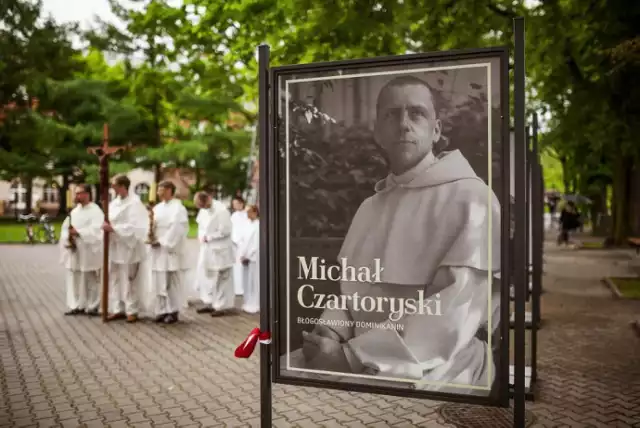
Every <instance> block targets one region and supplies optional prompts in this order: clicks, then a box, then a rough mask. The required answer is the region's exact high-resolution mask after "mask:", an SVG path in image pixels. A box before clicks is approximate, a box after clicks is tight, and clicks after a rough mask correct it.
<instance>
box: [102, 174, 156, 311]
mask: <svg viewBox="0 0 640 428" xmlns="http://www.w3.org/2000/svg"><path fill="white" fill-rule="evenodd" d="M130 186H131V182H130V181H129V178H128V177H127V176H126V175H118V176H116V177H114V178H113V181H112V188H113V190H114V191H115V193H116V197H115V198H114V199H113V200H112V201H111V203H110V204H109V221H105V223H104V224H103V225H102V229H103V230H104V231H106V232H107V233H109V234H110V235H109V281H110V285H109V292H110V300H111V302H110V305H109V310H110V314H109V316H108V317H107V319H108V320H109V321H113V320H118V319H126V320H127V322H129V323H133V322H136V321H137V320H138V313H139V311H140V297H141V293H142V291H143V290H142V289H141V288H142V287H143V286H144V285H143V284H141V281H143V280H144V279H145V275H144V272H142V271H141V264H142V261H143V259H144V258H145V257H146V247H145V239H146V238H147V231H148V229H149V220H148V218H149V216H148V214H147V209H146V208H145V206H144V204H143V203H142V201H141V200H140V198H139V197H138V196H137V195H135V194H133V195H132V194H130V193H129V187H130Z"/></svg>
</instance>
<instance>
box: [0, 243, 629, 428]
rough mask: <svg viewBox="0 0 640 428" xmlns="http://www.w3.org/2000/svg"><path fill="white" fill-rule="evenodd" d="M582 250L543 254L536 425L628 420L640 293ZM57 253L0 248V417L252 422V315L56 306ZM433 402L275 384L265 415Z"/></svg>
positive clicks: (380, 413) (332, 420) (383, 413)
mask: <svg viewBox="0 0 640 428" xmlns="http://www.w3.org/2000/svg"><path fill="white" fill-rule="evenodd" d="M594 256H598V254H597V253H595V252H593V251H591V252H568V251H557V250H554V249H552V250H550V251H549V253H548V254H547V256H546V258H547V261H548V265H547V272H548V273H547V276H546V278H545V288H546V290H547V293H546V294H545V295H544V302H543V303H544V308H543V318H544V321H545V326H544V329H543V330H542V331H541V332H540V347H541V353H540V360H539V361H540V362H539V367H540V377H541V379H542V380H541V383H540V386H541V388H542V393H541V397H540V400H539V401H538V402H536V403H535V404H532V405H531V406H530V409H531V410H532V411H533V412H534V413H535V415H536V416H537V418H538V423H537V424H536V426H541V427H543V426H544V427H559V426H584V427H588V426H592V427H596V426H603V427H604V426H607V427H628V426H634V424H635V426H638V427H640V340H638V338H637V337H636V336H635V335H634V334H633V331H632V329H631V328H630V327H629V322H630V321H632V320H633V319H634V318H635V316H634V315H637V314H638V313H640V302H626V301H619V300H613V299H612V298H611V296H610V294H608V293H607V292H606V290H604V289H603V288H602V286H601V285H599V284H598V283H597V281H594V280H593V278H594V277H597V276H598V275H602V273H600V272H604V271H607V269H609V270H611V271H612V272H613V271H615V270H616V269H618V270H620V269H622V268H623V267H621V266H618V265H616V264H615V263H614V261H611V260H609V259H607V260H609V261H608V262H607V263H608V264H606V263H605V264H606V266H605V267H603V266H604V265H603V264H600V265H598V264H594V262H593V258H594ZM57 260H58V258H57V252H56V249H55V248H53V247H47V246H36V247H20V246H11V247H8V246H5V247H0V310H1V318H0V375H1V379H0V382H1V384H0V388H1V389H2V398H1V399H0V427H10V426H11V427H13V426H15V427H19V426H41V427H46V426H56V427H58V426H63V427H78V426H87V427H102V426H111V427H165V426H166V427H171V426H180V427H208V426H228V427H240V426H259V421H258V416H259V402H258V397H259V390H258V382H257V378H256V373H257V362H258V358H257V355H256V356H255V357H254V358H252V359H250V360H247V361H245V360H236V359H234V358H233V357H232V353H233V350H234V349H235V347H236V346H237V345H238V344H239V342H241V341H242V339H243V338H244V337H245V335H246V334H247V332H248V331H249V330H250V329H251V328H252V327H254V326H255V325H256V323H257V318H256V317H250V316H245V315H239V316H233V317H228V318H217V319H212V318H210V317H205V316H199V315H196V314H194V313H189V314H187V316H186V317H185V319H184V321H183V322H182V323H181V324H179V325H175V326H170V327H163V326H156V325H153V324H151V323H139V324H137V325H126V324H120V323H118V324H115V323H110V324H107V325H104V324H102V322H101V321H100V320H99V319H88V318H68V317H64V316H63V315H62V312H63V309H64V307H63V294H64V293H63V283H62V276H61V274H62V270H61V268H60V267H59V265H58V263H57ZM603 263H604V262H603ZM607 266H608V267H607ZM588 272H591V273H590V274H587V273H588ZM440 404H441V403H436V402H428V401H418V400H407V399H401V398H389V397H381V396H373V395H367V394H352V393H347V392H336V391H330V390H313V389H305V388H297V387H282V386H278V385H276V386H274V411H275V418H276V419H275V421H274V426H277V427H286V426H296V427H316V426H318V427H372V428H374V427H387V426H393V427H412V426H419V427H442V426H446V425H444V424H443V421H442V420H441V417H440V416H439V415H438V413H437V409H438V406H439V405H440ZM487 426H488V427H491V425H487Z"/></svg>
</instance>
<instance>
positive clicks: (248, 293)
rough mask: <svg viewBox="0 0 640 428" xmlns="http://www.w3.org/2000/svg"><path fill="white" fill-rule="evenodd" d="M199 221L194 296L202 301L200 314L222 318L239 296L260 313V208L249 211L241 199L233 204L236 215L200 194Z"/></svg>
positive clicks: (197, 202) (197, 201)
mask: <svg viewBox="0 0 640 428" xmlns="http://www.w3.org/2000/svg"><path fill="white" fill-rule="evenodd" d="M194 202H195V205H196V207H198V208H199V212H198V216H197V217H196V222H197V224H198V240H199V242H200V252H199V255H198V263H197V266H196V270H195V276H194V281H193V287H192V294H193V295H195V296H196V297H197V298H198V299H199V300H200V301H201V302H202V304H203V305H202V306H201V307H200V308H198V309H197V312H198V313H200V314H204V313H210V314H211V315H212V316H219V315H223V314H225V313H227V312H228V311H229V310H232V309H234V308H235V296H236V295H238V296H243V298H244V299H243V300H244V303H243V305H242V309H243V310H244V311H245V312H248V313H252V314H253V313H256V312H258V311H259V310H260V301H259V291H258V290H259V279H258V255H259V252H258V246H259V233H258V229H259V220H258V209H257V207H255V206H249V207H248V208H246V209H245V204H244V201H243V200H242V199H241V198H238V197H237V198H234V199H233V201H232V208H233V214H231V215H230V214H229V211H228V210H227V208H226V206H224V205H223V204H222V203H221V202H219V201H216V200H213V199H212V198H211V196H209V195H208V194H206V193H198V194H196V197H195V200H194Z"/></svg>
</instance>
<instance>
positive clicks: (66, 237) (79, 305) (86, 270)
mask: <svg viewBox="0 0 640 428" xmlns="http://www.w3.org/2000/svg"><path fill="white" fill-rule="evenodd" d="M75 201H76V204H77V205H76V206H75V208H73V210H71V212H70V213H69V216H68V217H67V218H66V219H65V221H64V223H62V228H61V231H60V248H61V261H62V264H63V265H64V267H65V268H66V270H67V277H66V283H67V299H66V301H67V312H65V315H79V314H87V315H90V316H97V315H99V314H100V269H101V268H102V255H103V248H102V245H103V233H102V230H101V228H100V227H101V226H102V222H103V221H104V213H103V212H102V210H101V209H100V207H99V206H98V205H96V204H94V203H93V202H91V189H90V188H89V186H88V185H86V184H79V185H77V186H76V193H75ZM70 243H72V245H69V244H70Z"/></svg>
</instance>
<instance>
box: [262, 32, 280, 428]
mask: <svg viewBox="0 0 640 428" xmlns="http://www.w3.org/2000/svg"><path fill="white" fill-rule="evenodd" d="M258 67H259V70H258V86H259V101H258V132H259V137H260V155H259V160H260V185H259V188H260V193H259V201H260V202H259V205H260V217H261V219H260V330H261V331H271V319H270V318H271V299H270V295H271V287H272V286H273V284H272V283H271V272H270V269H269V266H270V263H271V262H270V260H271V258H272V257H274V256H275V254H271V253H270V249H271V248H272V245H271V244H272V243H271V236H270V235H271V234H272V233H274V231H273V230H270V227H271V225H272V223H274V220H275V219H274V218H273V215H274V213H273V212H272V211H271V209H272V208H273V205H272V204H271V203H270V200H271V199H272V198H273V197H274V196H275V195H272V193H273V192H275V191H276V189H275V188H270V187H271V184H272V183H271V181H272V180H271V179H270V176H271V175H272V170H273V168H274V167H275V165H273V163H272V162H273V159H272V155H271V153H272V152H273V151H274V148H273V147H271V145H270V142H269V140H270V138H269V131H270V127H269V46H268V45H266V44H262V45H260V46H259V47H258ZM272 236H273V235H272ZM271 421H272V410H271V349H270V345H264V344H263V345H261V346H260V426H261V427H262V428H271V426H272V423H271Z"/></svg>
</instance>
